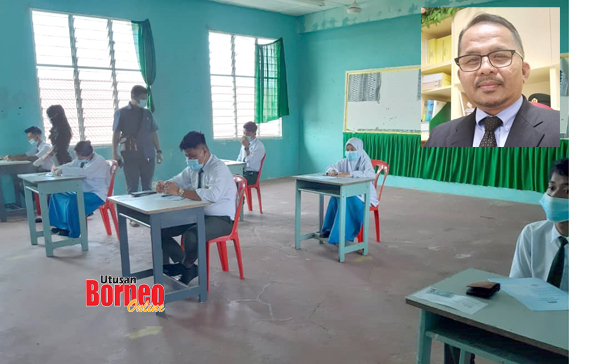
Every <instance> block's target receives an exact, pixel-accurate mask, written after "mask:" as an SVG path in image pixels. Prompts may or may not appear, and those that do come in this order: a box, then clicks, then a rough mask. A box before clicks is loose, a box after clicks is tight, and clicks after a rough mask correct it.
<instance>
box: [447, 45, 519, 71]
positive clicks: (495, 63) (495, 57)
mask: <svg viewBox="0 0 600 364" xmlns="http://www.w3.org/2000/svg"><path fill="white" fill-rule="evenodd" d="M515 53H516V54H518V55H519V56H520V57H521V58H523V56H522V55H521V54H520V53H519V52H517V51H515V50H514V49H506V50H501V51H494V52H490V53H488V54H484V55H479V54H467V55H466V56H460V57H456V58H454V62H456V65H457V66H458V67H459V68H460V69H461V71H463V72H475V71H477V70H478V69H480V68H481V64H482V62H483V57H487V59H488V61H489V62H490V65H492V67H495V68H503V67H508V66H510V65H511V64H512V60H513V56H514V54H515Z"/></svg>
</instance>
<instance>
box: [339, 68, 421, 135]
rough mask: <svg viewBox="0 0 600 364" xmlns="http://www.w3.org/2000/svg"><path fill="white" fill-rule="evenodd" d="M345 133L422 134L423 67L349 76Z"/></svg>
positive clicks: (359, 73) (348, 72) (357, 73)
mask: <svg viewBox="0 0 600 364" xmlns="http://www.w3.org/2000/svg"><path fill="white" fill-rule="evenodd" d="M345 103H346V106H345V115H344V131H350V132H357V131H381V132H390V131H394V132H411V133H419V134H420V133H421V115H420V114H421V110H422V109H421V73H420V66H408V67H394V68H381V69H372V70H362V71H347V72H346V97H345Z"/></svg>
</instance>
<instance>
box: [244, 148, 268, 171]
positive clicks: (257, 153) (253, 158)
mask: <svg viewBox="0 0 600 364" xmlns="http://www.w3.org/2000/svg"><path fill="white" fill-rule="evenodd" d="M248 153H250V154H247V156H246V164H250V163H256V164H260V160H261V159H262V158H263V157H264V156H265V147H264V145H262V144H259V143H256V144H254V145H253V146H251V147H250V148H248ZM259 168H260V167H259Z"/></svg>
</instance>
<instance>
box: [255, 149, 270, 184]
mask: <svg viewBox="0 0 600 364" xmlns="http://www.w3.org/2000/svg"><path fill="white" fill-rule="evenodd" d="M265 158H267V153H265V155H264V156H263V159H262V160H261V161H260V169H259V170H258V177H256V183H255V184H258V182H259V181H260V175H261V174H262V167H263V165H264V164H265Z"/></svg>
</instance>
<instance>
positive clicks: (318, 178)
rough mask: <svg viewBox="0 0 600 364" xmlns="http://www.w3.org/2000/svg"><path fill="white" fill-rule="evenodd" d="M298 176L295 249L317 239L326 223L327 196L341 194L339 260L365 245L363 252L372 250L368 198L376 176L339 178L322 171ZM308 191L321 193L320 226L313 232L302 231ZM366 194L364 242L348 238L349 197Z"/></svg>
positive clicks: (365, 253) (339, 195)
mask: <svg viewBox="0 0 600 364" xmlns="http://www.w3.org/2000/svg"><path fill="white" fill-rule="evenodd" d="M292 178H294V179H295V180H296V234H295V236H296V249H300V242H301V241H302V240H307V239H318V240H319V242H321V243H322V240H321V238H320V237H319V235H320V233H321V228H322V227H323V207H324V206H323V202H324V201H323V200H324V196H325V195H327V196H331V197H339V199H340V205H339V209H338V216H337V218H338V221H339V233H340V243H339V244H338V250H339V259H340V263H343V262H344V259H345V255H346V254H347V253H350V252H353V251H357V250H360V249H363V255H367V254H368V253H369V207H370V204H369V201H370V200H369V199H370V185H371V182H373V180H374V179H373V178H340V177H328V176H324V175H323V174H322V173H317V174H307V175H303V176H293V177H292ZM302 192H309V193H316V194H318V195H319V230H318V231H317V232H314V233H308V234H304V235H302V234H301V231H300V230H301V229H300V226H301V205H302V201H301V193H302ZM360 195H364V197H365V201H366V203H365V207H364V220H363V237H364V239H363V240H364V241H363V242H362V243H354V242H350V241H346V199H347V198H348V197H352V196H360Z"/></svg>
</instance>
